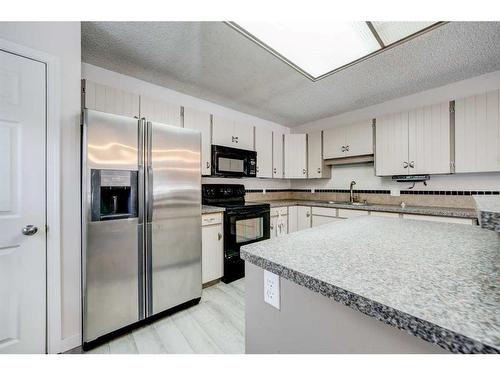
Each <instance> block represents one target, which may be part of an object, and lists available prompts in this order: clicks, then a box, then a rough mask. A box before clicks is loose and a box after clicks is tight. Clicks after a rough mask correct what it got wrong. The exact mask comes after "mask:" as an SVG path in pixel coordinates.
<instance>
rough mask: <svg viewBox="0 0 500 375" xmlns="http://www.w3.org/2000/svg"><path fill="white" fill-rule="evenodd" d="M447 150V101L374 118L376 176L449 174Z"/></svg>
mask: <svg viewBox="0 0 500 375" xmlns="http://www.w3.org/2000/svg"><path fill="white" fill-rule="evenodd" d="M450 153H451V149H450V114H449V103H447V102H446V103H440V104H435V105H431V106H426V107H422V108H418V109H415V110H412V111H408V112H401V113H396V114H392V115H387V116H382V117H379V118H377V121H376V146H375V166H376V174H377V176H391V175H406V174H440V173H441V174H442V173H450V172H451V164H450V162H451V154H450Z"/></svg>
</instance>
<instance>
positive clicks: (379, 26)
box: [227, 21, 443, 81]
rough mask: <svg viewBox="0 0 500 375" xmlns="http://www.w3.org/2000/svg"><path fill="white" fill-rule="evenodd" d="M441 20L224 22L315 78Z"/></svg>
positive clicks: (324, 75)
mask: <svg viewBox="0 0 500 375" xmlns="http://www.w3.org/2000/svg"><path fill="white" fill-rule="evenodd" d="M442 23H443V22H438V23H434V22H361V21H358V22H339V21H329V22H326V21H276V22H253V21H242V22H237V23H235V22H227V24H228V25H229V26H231V27H233V28H234V29H236V30H238V31H239V32H241V33H242V34H243V35H245V36H247V37H248V38H250V39H251V40H253V41H254V42H256V43H257V44H259V45H260V46H262V47H263V48H265V49H267V50H268V51H269V52H271V53H272V54H274V55H275V56H276V57H278V58H280V59H281V60H283V61H284V62H286V63H287V64H288V65H290V66H292V67H293V68H294V69H296V70H297V71H299V72H300V73H302V74H303V75H305V76H306V77H308V78H309V79H311V80H312V81H316V80H318V79H321V78H324V77H326V76H328V75H330V74H332V73H334V72H335V71H337V70H339V69H341V68H344V67H346V66H349V65H351V64H353V63H355V62H358V61H361V60H363V59H364V58H366V57H368V56H371V55H374V54H376V53H378V52H380V51H382V50H383V49H385V48H387V46H393V45H395V44H396V43H398V42H400V41H401V40H404V38H407V37H408V36H413V35H414V34H415V33H418V32H421V31H422V30H427V29H430V28H433V26H438V25H440V24H442Z"/></svg>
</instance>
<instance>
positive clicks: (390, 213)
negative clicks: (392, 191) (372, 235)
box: [370, 211, 399, 218]
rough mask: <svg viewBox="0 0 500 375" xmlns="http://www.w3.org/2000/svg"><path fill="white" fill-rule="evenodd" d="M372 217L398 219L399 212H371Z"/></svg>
mask: <svg viewBox="0 0 500 375" xmlns="http://www.w3.org/2000/svg"><path fill="white" fill-rule="evenodd" d="M370 216H381V217H395V218H398V217H399V214H398V213H397V212H383V211H371V212H370Z"/></svg>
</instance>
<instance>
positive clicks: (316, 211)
mask: <svg viewBox="0 0 500 375" xmlns="http://www.w3.org/2000/svg"><path fill="white" fill-rule="evenodd" d="M312 214H313V215H318V216H328V217H337V209H336V208H328V207H313V208H312Z"/></svg>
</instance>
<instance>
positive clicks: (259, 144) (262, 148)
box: [255, 127, 273, 178]
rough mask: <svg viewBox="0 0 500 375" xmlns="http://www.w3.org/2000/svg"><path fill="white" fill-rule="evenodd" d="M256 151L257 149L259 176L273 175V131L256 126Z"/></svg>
mask: <svg viewBox="0 0 500 375" xmlns="http://www.w3.org/2000/svg"><path fill="white" fill-rule="evenodd" d="M255 151H257V177H268V178H271V177H273V132H272V131H271V130H268V129H266V128H260V127H259V128H255Z"/></svg>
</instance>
